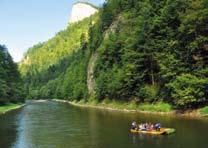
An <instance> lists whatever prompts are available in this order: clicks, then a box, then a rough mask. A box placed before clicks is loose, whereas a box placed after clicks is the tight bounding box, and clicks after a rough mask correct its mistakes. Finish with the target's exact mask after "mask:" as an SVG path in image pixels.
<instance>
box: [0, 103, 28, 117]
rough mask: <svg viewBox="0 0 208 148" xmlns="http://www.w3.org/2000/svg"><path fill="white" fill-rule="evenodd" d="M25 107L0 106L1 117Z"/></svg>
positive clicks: (13, 105) (17, 105) (18, 105)
mask: <svg viewBox="0 0 208 148" xmlns="http://www.w3.org/2000/svg"><path fill="white" fill-rule="evenodd" d="M23 106H25V104H8V105H4V106H0V115H1V114H5V113H7V112H10V111H12V110H16V109H19V108H21V107H23Z"/></svg>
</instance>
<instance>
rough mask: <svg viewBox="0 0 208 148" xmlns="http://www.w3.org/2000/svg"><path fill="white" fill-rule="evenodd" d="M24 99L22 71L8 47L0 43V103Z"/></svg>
mask: <svg viewBox="0 0 208 148" xmlns="http://www.w3.org/2000/svg"><path fill="white" fill-rule="evenodd" d="M22 101H24V94H23V89H22V81H21V78H20V73H19V71H18V68H17V64H15V63H14V62H13V60H12V57H11V56H10V54H9V52H8V50H7V48H6V47H5V46H3V45H0V105H4V104H7V103H17V102H22Z"/></svg>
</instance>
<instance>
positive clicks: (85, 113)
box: [0, 101, 208, 148]
mask: <svg viewBox="0 0 208 148" xmlns="http://www.w3.org/2000/svg"><path fill="white" fill-rule="evenodd" d="M6 118H7V120H2V122H0V125H1V126H2V127H3V125H7V124H8V123H12V124H11V125H12V126H10V128H9V129H10V130H11V129H12V131H11V134H9V136H8V135H6V134H2V135H1V133H2V132H4V131H3V128H2V127H1V128H0V136H1V139H7V138H8V137H10V138H9V140H8V141H6V140H3V141H4V143H7V145H5V144H4V147H5V148H6V147H11V143H13V146H12V147H13V148H37V147H38V148H69V147H70V148H115V147H119V148H152V147H154V148H161V147H163V148H187V147H188V148H196V147H208V144H207V142H206V141H207V138H206V130H208V124H207V123H208V122H207V120H188V119H183V118H174V117H168V116H151V115H143V114H134V113H132V114H129V113H121V112H112V111H106V110H97V109H87V108H79V107H73V106H70V105H68V104H62V103H55V102H50V101H48V102H37V103H30V104H28V105H27V106H25V107H24V109H22V110H21V111H20V112H19V113H18V114H13V115H11V116H10V115H8V117H6ZM10 118H11V119H12V120H11V121H9V119H10ZM0 119H1V118H0ZM133 120H136V121H139V122H153V123H155V122H157V121H160V122H161V123H162V124H163V125H165V126H167V127H173V128H176V133H175V134H173V135H169V136H158V135H157V136H155V135H144V134H137V135H136V134H131V133H130V132H129V125H130V123H131V121H133ZM3 121H4V122H6V124H3ZM17 125H18V127H17ZM11 127H12V128H11ZM10 130H7V132H8V131H10ZM0 143H2V141H0ZM8 143H10V145H9V144H8Z"/></svg>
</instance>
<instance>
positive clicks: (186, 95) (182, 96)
mask: <svg viewBox="0 0 208 148" xmlns="http://www.w3.org/2000/svg"><path fill="white" fill-rule="evenodd" d="M206 84H208V79H207V78H205V79H203V78H199V77H196V76H194V75H191V74H182V75H180V76H177V77H176V79H175V80H174V81H173V82H170V83H169V84H167V85H166V86H167V87H168V88H170V89H171V97H172V98H173V100H174V103H175V104H176V105H177V106H182V107H184V106H188V105H192V104H193V105H194V104H196V103H197V102H198V103H200V102H203V101H205V85H206Z"/></svg>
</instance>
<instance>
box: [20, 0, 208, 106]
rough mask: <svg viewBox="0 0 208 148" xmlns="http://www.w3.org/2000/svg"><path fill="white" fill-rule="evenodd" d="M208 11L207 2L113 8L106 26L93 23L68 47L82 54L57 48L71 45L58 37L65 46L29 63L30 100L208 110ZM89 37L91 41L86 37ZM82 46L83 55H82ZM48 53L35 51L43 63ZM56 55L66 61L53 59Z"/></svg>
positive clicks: (112, 0) (101, 20)
mask: <svg viewBox="0 0 208 148" xmlns="http://www.w3.org/2000/svg"><path fill="white" fill-rule="evenodd" d="M207 4H208V3H207V0H197V1H194V0H184V1H172V0H163V1H155V0H154V1H152V0H150V1H149V0H139V1H136V0H128V1H127V0H109V1H108V2H106V3H105V4H104V5H103V8H102V9H101V10H100V11H99V13H98V18H96V19H94V18H92V19H91V20H93V21H94V20H96V21H95V22H93V21H91V23H90V19H86V20H85V21H86V22H87V21H88V23H89V24H90V25H88V28H87V27H86V30H84V31H83V30H82V33H80V34H78V36H76V40H73V41H74V43H73V44H68V45H67V47H68V48H70V49H76V50H70V51H75V52H66V51H65V50H63V49H65V48H64V47H59V46H57V45H59V44H63V43H64V41H63V38H64V37H62V36H59V35H57V36H59V38H61V39H60V40H59V41H60V42H58V43H57V42H55V40H54V39H52V40H50V41H49V42H47V43H44V44H45V45H40V46H41V47H40V48H41V50H42V49H44V48H46V47H47V46H46V45H50V44H52V45H53V44H55V46H51V48H50V50H51V51H50V50H49V51H48V50H44V52H45V54H46V55H47V56H44V58H35V59H37V60H32V62H31V61H30V56H29V57H28V58H26V59H28V60H29V61H26V62H25V63H26V65H27V66H25V65H24V64H22V65H21V66H20V67H21V71H22V73H23V75H24V79H25V82H26V84H27V87H26V88H27V89H28V90H27V91H28V98H47V99H51V98H60V99H69V100H74V99H76V100H80V99H88V98H89V97H92V96H91V95H93V97H94V98H97V99H99V100H103V99H106V98H108V99H116V100H125V101H131V100H134V101H136V102H150V103H153V102H158V101H164V102H169V103H171V104H172V105H174V106H175V107H178V108H185V107H197V106H198V105H202V104H206V103H207V102H208V86H207V84H208V76H207V73H208V69H207V66H208V48H207V45H208V28H207V23H208V22H207V21H208V5H207ZM82 23H84V21H82V22H79V23H78V24H75V25H74V28H73V30H74V31H76V30H75V29H76V26H79V25H80V24H82ZM70 27H71V26H69V28H70ZM69 30H70V29H69ZM85 31H86V32H88V34H87V36H86V35H82V34H83V33H84V32H85ZM64 32H65V31H64ZM84 34H86V33H84ZM66 36H68V37H66V38H71V35H70V34H67V35H66ZM55 38H56V37H55ZM77 43H78V45H79V48H74V47H75V46H74V45H77ZM44 46H46V47H44ZM38 48H39V47H38ZM41 50H40V49H38V50H37V49H34V51H35V52H37V51H38V52H37V54H36V55H37V57H39V56H42V54H43V52H39V51H41ZM30 51H31V55H32V56H33V55H34V53H32V51H33V50H32V49H31V50H30ZM30 51H29V52H28V54H27V55H30ZM57 51H59V52H61V53H63V54H58V52H57ZM62 51H65V52H62ZM54 53H56V54H55V55H59V56H55V58H54V57H53V56H48V55H50V54H52V55H53V54H54ZM65 53H67V54H65ZM27 55H26V57H27ZM34 57H35V56H34ZM45 58H48V60H45ZM34 61H35V62H34ZM46 61H47V62H46ZM23 63H24V62H23ZM33 63H35V64H33ZM48 63H50V64H48ZM23 65H24V66H23ZM29 67H30V68H29ZM34 70H35V72H32V71H34Z"/></svg>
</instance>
